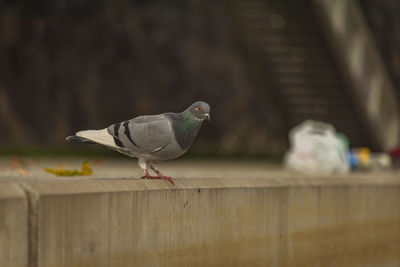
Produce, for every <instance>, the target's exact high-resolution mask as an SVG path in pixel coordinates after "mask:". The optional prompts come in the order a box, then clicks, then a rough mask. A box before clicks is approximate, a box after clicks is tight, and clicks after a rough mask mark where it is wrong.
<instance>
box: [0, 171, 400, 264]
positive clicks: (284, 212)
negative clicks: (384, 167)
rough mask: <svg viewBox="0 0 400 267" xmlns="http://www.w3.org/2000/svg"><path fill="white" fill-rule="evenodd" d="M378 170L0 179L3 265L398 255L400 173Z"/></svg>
mask: <svg viewBox="0 0 400 267" xmlns="http://www.w3.org/2000/svg"><path fill="white" fill-rule="evenodd" d="M374 178H375V179H367V178H362V177H354V178H309V177H297V178H290V177H281V178H280V179H175V181H176V185H177V186H176V187H174V186H172V185H171V184H169V183H168V182H166V181H148V180H138V179H92V180H90V179H88V180H81V179H70V180H68V179H64V180H47V181H40V180H37V181H24V182H23V183H22V185H21V187H22V188H24V190H25V193H26V198H24V197H23V196H24V194H23V192H22V190H21V189H20V188H18V186H16V185H15V184H6V183H0V185H1V186H0V214H1V215H2V216H1V217H0V238H1V239H0V241H1V242H2V243H0V244H1V245H0V255H1V256H2V258H1V259H0V266H35V267H36V266H40V267H42V266H43V267H47V266H57V267H62V266H68V267H70V266H399V265H400V178H397V177H395V176H393V177H389V178H385V179H384V178H381V177H374ZM4 185H6V186H4ZM27 200H29V203H30V205H29V207H30V208H29V215H30V216H28V208H27ZM27 225H29V233H28V231H27ZM28 235H29V238H28ZM4 242H8V244H7V243H4ZM4 244H6V245H4ZM28 244H29V254H28V253H27V247H28ZM3 255H9V256H7V258H3ZM15 255H17V256H15ZM28 260H29V263H30V265H27V262H28Z"/></svg>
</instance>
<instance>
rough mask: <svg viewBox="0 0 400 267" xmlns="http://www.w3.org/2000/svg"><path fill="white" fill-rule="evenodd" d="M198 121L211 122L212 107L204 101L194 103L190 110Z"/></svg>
mask: <svg viewBox="0 0 400 267" xmlns="http://www.w3.org/2000/svg"><path fill="white" fill-rule="evenodd" d="M187 111H189V112H190V113H191V114H192V115H193V116H194V117H195V118H196V119H199V120H204V119H207V120H210V106H209V105H208V104H207V103H206V102H203V101H197V102H195V103H193V104H192V105H191V106H190V107H189V108H188V109H187Z"/></svg>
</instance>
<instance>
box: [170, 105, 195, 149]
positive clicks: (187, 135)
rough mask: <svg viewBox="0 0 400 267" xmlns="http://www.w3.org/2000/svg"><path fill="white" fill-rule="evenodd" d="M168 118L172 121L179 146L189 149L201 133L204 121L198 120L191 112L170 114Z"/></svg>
mask: <svg viewBox="0 0 400 267" xmlns="http://www.w3.org/2000/svg"><path fill="white" fill-rule="evenodd" d="M167 116H169V117H170V119H171V121H172V126H173V128H174V134H175V139H176V141H177V142H178V144H179V146H180V147H181V148H182V149H184V150H186V149H188V148H189V147H190V146H191V145H192V143H193V141H194V139H195V138H196V136H197V133H198V132H199V129H200V126H201V124H202V122H203V121H202V120H198V119H196V118H195V117H194V116H193V115H192V114H191V113H190V112H189V111H185V112H183V113H169V114H167Z"/></svg>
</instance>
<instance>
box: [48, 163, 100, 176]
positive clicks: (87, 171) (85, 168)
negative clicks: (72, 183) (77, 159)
mask: <svg viewBox="0 0 400 267" xmlns="http://www.w3.org/2000/svg"><path fill="white" fill-rule="evenodd" d="M44 170H45V171H46V172H48V173H53V174H55V175H57V176H75V175H92V174H93V171H92V168H90V165H89V162H87V161H85V162H83V163H82V170H80V171H79V170H64V168H63V167H58V168H55V169H51V168H44Z"/></svg>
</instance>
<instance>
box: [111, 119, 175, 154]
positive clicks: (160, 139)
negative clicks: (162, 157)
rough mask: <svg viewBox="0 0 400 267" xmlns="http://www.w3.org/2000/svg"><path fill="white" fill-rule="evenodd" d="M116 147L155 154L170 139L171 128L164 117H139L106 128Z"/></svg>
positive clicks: (168, 142)
mask: <svg viewBox="0 0 400 267" xmlns="http://www.w3.org/2000/svg"><path fill="white" fill-rule="evenodd" d="M108 133H109V134H110V135H112V136H113V137H114V139H115V140H116V143H117V145H119V146H122V147H124V148H126V149H128V150H134V151H137V152H141V153H154V152H157V151H159V150H161V149H163V148H164V147H166V146H167V145H168V144H170V142H171V139H172V135H173V132H172V127H171V123H170V121H169V119H168V118H167V117H165V115H162V114H161V115H150V116H140V117H137V118H134V119H132V120H128V121H124V122H121V123H117V124H114V125H111V126H110V127H108Z"/></svg>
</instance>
